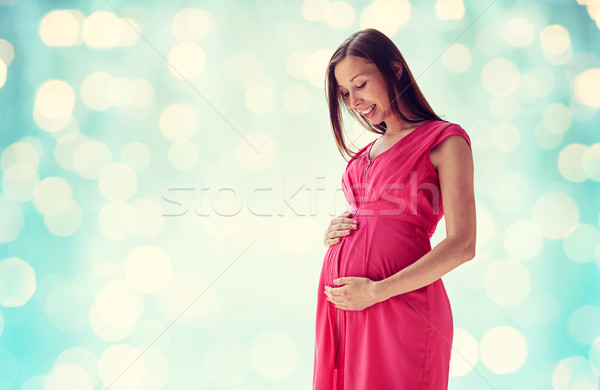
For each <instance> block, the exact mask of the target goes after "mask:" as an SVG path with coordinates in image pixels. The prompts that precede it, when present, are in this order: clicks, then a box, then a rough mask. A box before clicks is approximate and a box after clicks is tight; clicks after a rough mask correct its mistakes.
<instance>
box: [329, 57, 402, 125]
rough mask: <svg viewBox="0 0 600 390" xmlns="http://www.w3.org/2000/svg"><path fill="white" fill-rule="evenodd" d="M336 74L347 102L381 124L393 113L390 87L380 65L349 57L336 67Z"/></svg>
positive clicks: (364, 115)
mask: <svg viewBox="0 0 600 390" xmlns="http://www.w3.org/2000/svg"><path fill="white" fill-rule="evenodd" d="M333 73H334V75H335V79H336V81H337V83H338V87H339V91H340V93H341V94H342V97H343V99H344V102H345V103H346V105H347V106H348V107H349V108H350V109H352V110H354V111H355V112H357V113H358V114H359V115H362V116H363V117H364V118H366V119H367V120H368V121H369V122H371V124H378V123H381V122H383V121H385V120H386V118H387V119H390V118H391V117H392V116H393V112H392V108H391V107H390V99H389V97H388V89H387V85H386V83H385V80H384V78H383V76H382V75H381V72H380V71H379V69H377V66H376V65H375V64H373V63H369V62H367V60H366V59H365V58H362V57H356V56H347V57H345V58H344V59H343V60H341V61H340V62H339V63H338V64H337V65H336V66H335V68H334V70H333Z"/></svg>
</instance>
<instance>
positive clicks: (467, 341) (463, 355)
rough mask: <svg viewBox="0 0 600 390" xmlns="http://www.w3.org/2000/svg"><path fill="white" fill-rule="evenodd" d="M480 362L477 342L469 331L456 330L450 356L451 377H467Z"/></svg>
mask: <svg viewBox="0 0 600 390" xmlns="http://www.w3.org/2000/svg"><path fill="white" fill-rule="evenodd" d="M477 360H479V348H478V346H477V340H476V339H475V337H473V336H472V335H471V333H469V332H468V331H466V330H465V329H462V328H454V334H453V337H452V351H451V356H450V376H463V375H467V374H468V373H469V372H471V370H472V369H473V367H475V365H476V364H477Z"/></svg>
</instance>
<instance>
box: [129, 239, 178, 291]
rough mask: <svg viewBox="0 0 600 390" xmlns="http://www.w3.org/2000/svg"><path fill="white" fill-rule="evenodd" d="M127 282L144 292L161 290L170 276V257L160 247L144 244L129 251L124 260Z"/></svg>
mask: <svg viewBox="0 0 600 390" xmlns="http://www.w3.org/2000/svg"><path fill="white" fill-rule="evenodd" d="M124 270H125V277H126V278H127V282H129V284H130V285H131V286H132V287H133V288H134V289H135V290H136V291H139V292H141V293H144V294H148V293H155V292H158V291H160V290H162V289H163V288H164V287H165V286H166V284H167V283H168V282H169V279H170V278H171V271H172V266H171V258H170V257H169V255H168V254H167V253H166V252H165V251H164V250H163V249H162V248H160V247H158V246H155V245H145V246H141V247H138V248H136V249H134V250H133V251H131V253H130V254H129V256H127V259H126V260H125V266H124Z"/></svg>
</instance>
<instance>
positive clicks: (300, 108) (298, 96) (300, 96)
mask: <svg viewBox="0 0 600 390" xmlns="http://www.w3.org/2000/svg"><path fill="white" fill-rule="evenodd" d="M310 102H311V98H310V90H309V89H308V88H307V87H306V86H305V85H304V84H292V85H288V86H287V87H286V88H285V90H284V91H283V96H282V103H283V107H284V108H285V109H286V110H288V111H289V112H291V113H292V114H301V113H303V112H306V111H307V110H308V108H309V107H310Z"/></svg>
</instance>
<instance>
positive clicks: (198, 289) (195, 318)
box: [154, 270, 222, 330]
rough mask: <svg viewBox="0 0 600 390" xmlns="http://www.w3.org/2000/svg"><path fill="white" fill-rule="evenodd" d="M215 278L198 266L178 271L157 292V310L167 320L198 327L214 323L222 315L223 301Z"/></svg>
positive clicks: (216, 322)
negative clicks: (204, 272) (216, 289)
mask: <svg viewBox="0 0 600 390" xmlns="http://www.w3.org/2000/svg"><path fill="white" fill-rule="evenodd" d="M211 282H212V279H209V278H208V277H207V276H206V275H205V274H203V273H201V272H199V271H196V270H187V271H186V272H182V273H175V274H173V275H172V276H171V279H170V280H169V282H168V283H167V285H166V286H165V288H164V289H162V290H161V291H160V292H158V293H156V294H155V295H154V302H155V306H156V308H157V310H158V311H159V313H161V315H162V316H163V317H164V318H166V319H167V320H169V321H171V320H172V319H173V318H176V317H177V318H178V323H179V324H182V325H188V326H193V327H194V329H195V330H197V329H209V328H212V327H214V326H215V325H216V324H218V322H219V321H220V319H221V312H222V308H221V301H220V299H219V298H218V297H217V295H216V292H215V288H214V287H213V286H212V285H211Z"/></svg>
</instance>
